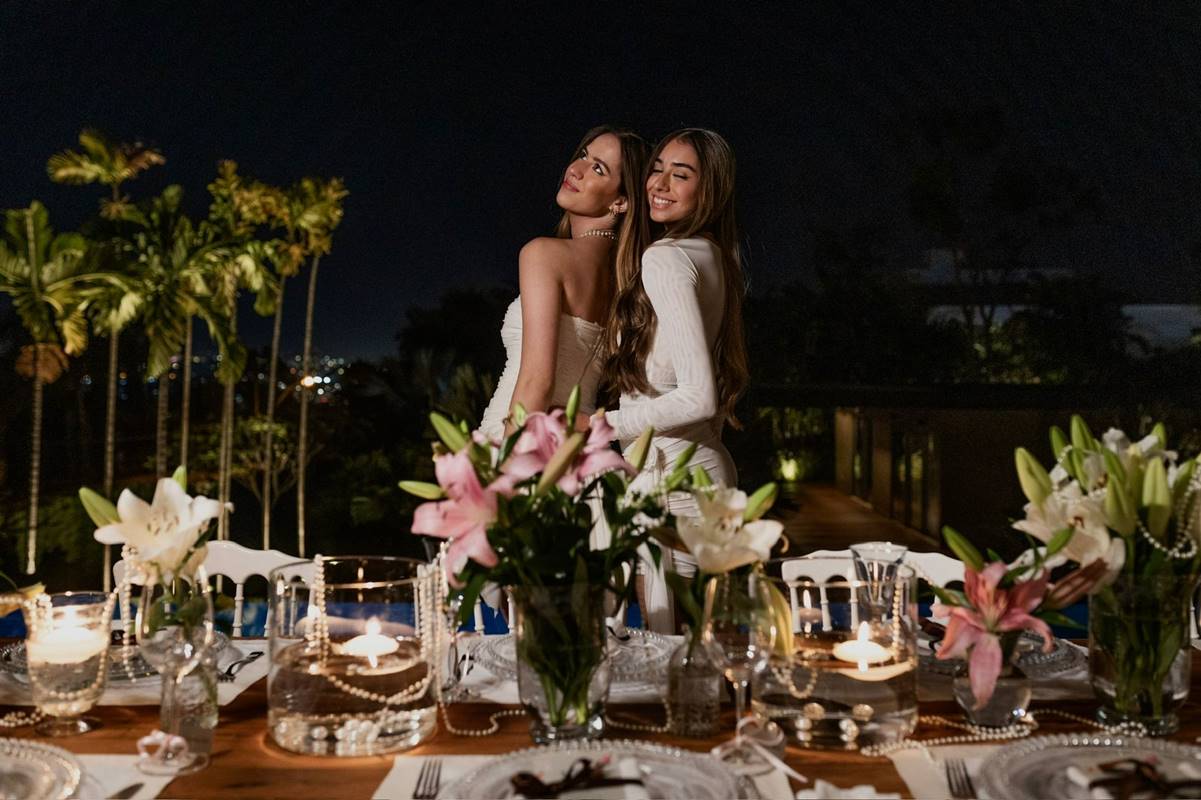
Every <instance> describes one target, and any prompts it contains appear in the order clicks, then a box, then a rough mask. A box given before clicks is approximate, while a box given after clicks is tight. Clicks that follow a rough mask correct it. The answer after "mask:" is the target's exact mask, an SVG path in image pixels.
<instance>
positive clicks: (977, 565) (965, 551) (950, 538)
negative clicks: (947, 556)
mask: <svg viewBox="0 0 1201 800" xmlns="http://www.w3.org/2000/svg"><path fill="white" fill-rule="evenodd" d="M942 536H943V538H944V539H946V540H947V546H948V547H950V548H951V551H952V552H953V553H955V555H957V556H958V557H959V560H960V561H962V562H963V563H964V564H966V565H967V566H968V567H971V568H972V569H973V570H975V571H976V572H980V571H981V570H983V569H984V558H983V557H982V556H981V555H980V551H979V550H977V549H976V547H975V546H974V545H973V544H972V543H971V542H969V541H968V540H967V538H966V537H964V535H963V534H961V533H960V532H959V531H957V530H955V529H954V528H952V527H951V526H950V525H944V526H943V528H942Z"/></svg>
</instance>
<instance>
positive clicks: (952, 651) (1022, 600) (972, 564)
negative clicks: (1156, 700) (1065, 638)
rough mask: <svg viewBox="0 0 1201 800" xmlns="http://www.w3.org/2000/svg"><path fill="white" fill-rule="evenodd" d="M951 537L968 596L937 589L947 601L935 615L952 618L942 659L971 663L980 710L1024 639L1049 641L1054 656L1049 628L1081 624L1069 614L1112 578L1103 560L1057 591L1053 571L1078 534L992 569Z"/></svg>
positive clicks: (993, 557)
mask: <svg viewBox="0 0 1201 800" xmlns="http://www.w3.org/2000/svg"><path fill="white" fill-rule="evenodd" d="M943 536H944V537H945V538H946V540H947V544H948V545H949V546H950V548H951V550H952V551H954V553H955V555H957V556H958V557H959V559H960V560H961V561H963V564H964V581H963V584H964V589H963V591H962V592H959V591H956V590H954V589H946V588H942V587H938V586H935V587H933V589H934V592H935V594H936V595H937V597H938V599H939V601H940V602H938V603H935V604H934V608H933V609H932V610H933V613H934V616H936V617H949V618H950V621H949V622H948V623H947V631H946V635H945V636H944V637H943V641H942V645H941V646H940V647H939V649H938V656H937V657H938V658H940V659H951V658H963V657H964V656H967V661H968V674H969V681H970V684H971V689H972V695H973V697H974V698H975V700H976V708H977V709H981V708H984V707H985V706H986V705H988V701H989V700H990V699H991V698H992V695H993V691H994V690H995V689H996V684H997V678H998V677H999V676H1000V675H1001V673H1002V671H1003V670H1004V668H1005V666H1006V665H1007V664H1009V663H1010V662H1011V660H1012V658H1013V655H1014V651H1015V649H1016V647H1017V643H1018V638H1019V637H1020V635H1021V634H1022V632H1023V631H1033V632H1035V633H1037V634H1039V635H1040V636H1042V637H1043V649H1044V651H1050V649H1051V647H1052V646H1053V644H1054V637H1053V636H1052V635H1051V628H1050V626H1049V623H1050V624H1056V625H1073V624H1074V623H1073V622H1072V621H1071V620H1070V619H1069V618H1068V617H1066V616H1065V615H1064V614H1063V613H1062V609H1064V608H1066V607H1068V606H1070V605H1072V604H1073V603H1075V602H1076V601H1077V600H1079V599H1080V598H1081V597H1083V596H1084V595H1085V594H1087V593H1088V591H1089V590H1090V589H1092V588H1093V586H1095V585H1096V583H1097V581H1098V580H1100V579H1101V578H1102V577H1103V576H1104V574H1105V564H1104V562H1102V561H1101V560H1099V559H1098V560H1095V561H1093V562H1091V563H1090V564H1089V566H1087V567H1083V568H1079V569H1076V570H1073V571H1072V572H1070V573H1069V574H1068V575H1066V576H1065V577H1064V578H1062V579H1061V580H1059V581H1058V582H1056V583H1055V584H1054V585H1052V584H1051V583H1050V580H1049V579H1050V571H1049V569H1048V567H1047V565H1048V563H1049V560H1050V559H1053V558H1054V557H1055V556H1056V555H1057V554H1058V553H1061V552H1062V551H1063V550H1064V549H1065V548H1066V546H1067V545H1068V543H1069V542H1070V541H1071V540H1072V538H1073V537H1074V531H1072V530H1071V529H1070V528H1068V529H1065V530H1063V531H1060V532H1059V533H1057V534H1056V535H1055V536H1053V537H1052V538H1051V540H1050V541H1049V542H1048V544H1047V546H1046V547H1045V548H1037V549H1032V550H1029V551H1027V552H1026V553H1024V554H1023V555H1022V556H1021V557H1020V558H1018V560H1017V561H1015V562H1014V563H1013V564H1007V563H1006V562H1005V561H1003V560H1001V559H1000V557H999V556H997V554H996V553H994V552H992V551H989V553H988V558H989V559H990V560H989V561H988V562H985V560H984V556H983V555H981V554H980V551H979V550H977V549H976V548H975V547H974V546H973V545H972V544H971V542H969V541H968V540H967V539H966V538H964V537H963V535H962V534H960V533H958V532H956V531H955V530H954V529H952V528H944V529H943Z"/></svg>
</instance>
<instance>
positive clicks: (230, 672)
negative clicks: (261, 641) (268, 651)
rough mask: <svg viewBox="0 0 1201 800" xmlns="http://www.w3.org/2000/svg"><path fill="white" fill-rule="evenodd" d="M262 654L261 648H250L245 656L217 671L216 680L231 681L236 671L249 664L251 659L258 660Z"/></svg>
mask: <svg viewBox="0 0 1201 800" xmlns="http://www.w3.org/2000/svg"><path fill="white" fill-rule="evenodd" d="M262 656H263V651H262V650H251V651H250V653H249V654H248V655H247V656H246V657H245V658H240V659H238V660H237V661H235V662H234V663H232V664H230V665H229V666H228V667H226V668H225V669H224V670H223V671H221V672H218V673H217V680H218V681H220V682H221V683H232V682H233V681H234V680H236V679H237V677H238V673H239V672H241V671H242V668H243V667H245V666H246V665H247V664H249V663H251V662H253V661H256V660H258V659H259V658H262Z"/></svg>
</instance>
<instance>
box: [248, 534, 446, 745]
mask: <svg viewBox="0 0 1201 800" xmlns="http://www.w3.org/2000/svg"><path fill="white" fill-rule="evenodd" d="M305 572H307V573H308V574H307V576H306V575H305V574H304V573H305ZM269 580H270V584H271V597H270V601H269V602H270V608H269V614H268V619H269V636H270V648H269V649H270V653H271V669H270V675H269V678H268V712H267V727H268V731H269V732H270V734H271V738H272V739H273V740H274V741H275V742H276V743H277V744H278V745H279V746H280V747H283V748H284V749H286V750H291V751H293V752H298V753H309V754H314V755H331V756H364V755H380V754H383V753H393V752H397V751H401V750H407V749H410V748H412V747H416V746H417V745H419V744H420V743H422V742H423V741H425V740H427V739H428V738H429V737H431V736H432V735H433V734H434V732H435V730H436V729H437V700H438V691H439V688H440V686H439V676H440V674H441V673H440V670H439V667H438V664H439V659H440V657H441V655H440V653H441V651H440V649H439V645H438V641H439V630H440V626H441V625H442V623H441V621H440V616H441V610H440V608H441V599H442V593H441V589H440V587H441V586H442V581H441V578H440V576H439V575H438V566H437V565H436V564H434V565H427V564H424V563H422V562H420V561H414V560H412V559H407V558H396V557H392V556H336V557H328V558H327V557H323V556H320V555H318V556H317V557H316V558H314V560H313V562H311V563H309V562H300V563H297V564H290V565H285V566H282V567H280V568H278V569H275V570H273V571H272V572H271V575H270V578H269Z"/></svg>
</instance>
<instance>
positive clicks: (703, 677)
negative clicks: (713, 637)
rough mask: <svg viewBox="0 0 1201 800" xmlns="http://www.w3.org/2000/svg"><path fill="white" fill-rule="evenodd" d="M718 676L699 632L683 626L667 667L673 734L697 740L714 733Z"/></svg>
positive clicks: (717, 708)
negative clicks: (678, 641) (678, 642)
mask: <svg viewBox="0 0 1201 800" xmlns="http://www.w3.org/2000/svg"><path fill="white" fill-rule="evenodd" d="M722 677H723V676H722V671H721V668H720V667H718V666H717V663H716V662H715V661H714V660H713V657H712V655H711V654H710V653H709V649H708V648H707V647H706V646H705V644H704V643H703V642H702V641H701V632H700V631H696V632H693V631H690V630H689V628H688V626H684V641H683V642H681V643H680V646H679V647H677V648H676V649H675V651H674V652H673V653H672V654H671V661H669V662H668V667H667V704H668V708H669V709H670V711H671V722H672V731H673V732H674V733H676V734H677V735H679V736H690V737H695V738H698V739H707V738H709V737H710V736H713V734H715V733H717V727H718V725H717V724H718V717H719V715H720V712H721V688H722Z"/></svg>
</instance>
